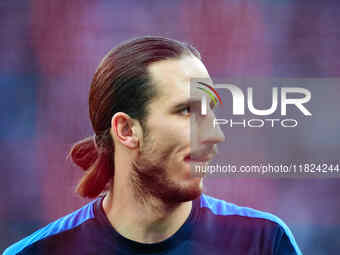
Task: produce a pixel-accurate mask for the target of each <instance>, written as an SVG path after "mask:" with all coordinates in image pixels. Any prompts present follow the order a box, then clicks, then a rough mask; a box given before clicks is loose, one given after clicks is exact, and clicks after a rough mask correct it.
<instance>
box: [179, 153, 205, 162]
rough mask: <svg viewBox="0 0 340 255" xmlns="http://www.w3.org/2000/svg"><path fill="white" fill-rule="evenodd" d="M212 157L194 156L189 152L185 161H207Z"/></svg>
mask: <svg viewBox="0 0 340 255" xmlns="http://www.w3.org/2000/svg"><path fill="white" fill-rule="evenodd" d="M211 159H212V157H209V156H193V155H191V154H188V155H187V156H186V157H185V158H184V161H185V162H189V163H190V162H198V163H206V162H208V161H210V160H211Z"/></svg>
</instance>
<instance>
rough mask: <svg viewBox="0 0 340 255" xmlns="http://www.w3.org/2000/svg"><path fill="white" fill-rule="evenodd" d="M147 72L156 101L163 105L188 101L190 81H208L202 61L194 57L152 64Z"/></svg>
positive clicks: (208, 77) (207, 74)
mask: <svg viewBox="0 0 340 255" xmlns="http://www.w3.org/2000/svg"><path fill="white" fill-rule="evenodd" d="M148 71H149V74H150V76H151V79H152V80H153V83H154V85H155V86H156V90H157V92H158V98H157V99H158V100H162V101H163V103H172V102H175V101H179V100H184V99H188V98H189V95H190V93H189V88H190V81H191V80H192V79H196V78H199V79H200V78H203V79H210V76H209V73H208V71H207V69H206V67H205V66H204V64H203V63H202V61H201V60H199V59H198V58H197V57H194V56H183V57H180V58H177V59H168V60H162V61H159V62H156V63H152V64H151V65H150V66H149V67H148Z"/></svg>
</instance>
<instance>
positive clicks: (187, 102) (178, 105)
mask: <svg viewBox="0 0 340 255" xmlns="http://www.w3.org/2000/svg"><path fill="white" fill-rule="evenodd" d="M197 103H199V104H201V99H198V98H190V99H187V100H184V101H181V102H178V103H176V104H175V105H174V106H173V107H172V109H174V110H178V109H181V108H183V107H186V106H188V105H191V104H197ZM209 105H210V107H212V106H214V103H213V101H212V100H211V99H210V100H209Z"/></svg>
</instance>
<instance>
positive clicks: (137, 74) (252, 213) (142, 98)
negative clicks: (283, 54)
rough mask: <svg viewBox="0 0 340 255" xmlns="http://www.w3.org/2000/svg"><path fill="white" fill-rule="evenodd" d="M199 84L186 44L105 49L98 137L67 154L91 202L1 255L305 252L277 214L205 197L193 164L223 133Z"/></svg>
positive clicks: (211, 151)
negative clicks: (194, 89)
mask: <svg viewBox="0 0 340 255" xmlns="http://www.w3.org/2000/svg"><path fill="white" fill-rule="evenodd" d="M196 78H202V79H210V77H209V74H208V72H207V70H206V68H205V66H204V65H203V63H202V62H201V60H200V55H199V53H198V52H197V50H195V49H194V48H193V47H192V46H190V45H187V44H185V43H181V42H178V41H175V40H170V39H166V38H162V37H142V38H137V39H134V40H131V41H128V42H125V43H123V44H121V45H120V46H118V47H116V48H114V49H113V50H112V51H110V52H109V53H108V54H107V55H106V57H105V58H104V59H103V60H102V62H101V63H100V65H99V67H98V69H97V71H96V73H95V75H94V77H93V80H92V84H91V89H90V95H89V112H90V118H91V122H92V126H93V129H94V132H95V134H96V135H95V137H94V138H93V137H90V138H87V139H84V140H82V141H80V142H79V143H77V144H75V145H74V146H73V148H72V149H71V151H70V156H71V157H72V160H73V161H74V162H75V163H76V164H77V165H79V166H80V167H81V168H83V169H84V170H85V175H84V177H83V178H82V180H81V181H80V183H79V185H78V187H77V191H78V193H79V194H80V195H82V196H84V197H89V198H96V199H95V200H93V201H92V202H90V203H89V204H87V205H85V206H84V207H82V208H80V209H79V210H77V211H75V212H73V213H72V214H70V215H67V216H65V217H63V218H61V219H59V220H57V221H55V222H53V223H51V224H49V225H47V226H46V227H44V228H42V229H40V230H38V231H36V232H34V233H33V234H32V235H30V236H29V237H27V238H25V239H23V240H21V241H20V242H18V243H16V244H14V245H12V246H11V247H9V248H8V249H7V250H6V251H5V252H4V255H11V254H22V255H26V254H64V255H65V254H101V255H105V254H301V252H300V250H299V248H298V246H297V244H296V242H295V240H294V237H293V235H292V233H291V232H290V230H289V229H288V227H287V226H286V225H285V224H284V223H283V222H282V221H281V220H280V219H279V218H277V217H276V216H273V215H271V214H268V213H264V212H260V211H257V210H254V209H250V208H243V207H238V206H236V205H233V204H230V203H227V202H225V201H222V200H218V199H215V198H213V197H210V196H208V195H205V194H203V193H202V190H203V176H196V175H194V174H193V173H192V171H191V169H192V165H196V164H207V162H209V161H210V160H211V159H212V157H213V156H214V155H215V154H216V152H217V144H218V143H220V142H223V141H224V135H223V133H222V132H221V130H220V129H219V127H216V128H213V127H212V126H211V123H212V120H213V119H214V112H213V110H212V109H208V112H207V115H204V116H202V115H201V113H200V101H199V97H192V96H191V97H190V96H189V87H190V81H191V80H192V79H196ZM192 131H194V132H192ZM191 132H192V133H191ZM192 134H194V135H192Z"/></svg>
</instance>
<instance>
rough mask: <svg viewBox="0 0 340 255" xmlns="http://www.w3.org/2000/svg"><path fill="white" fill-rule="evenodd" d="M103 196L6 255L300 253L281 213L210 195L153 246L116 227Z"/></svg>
mask: <svg viewBox="0 0 340 255" xmlns="http://www.w3.org/2000/svg"><path fill="white" fill-rule="evenodd" d="M102 200H103V197H99V198H97V199H96V200H94V201H92V202H90V203H88V204H87V205H85V206H83V207H82V208H80V209H79V210H77V211H74V212H73V213H71V214H69V215H66V216H64V217H62V218H60V219H58V220H56V221H54V222H52V223H50V224H48V225H47V226H45V227H43V228H41V229H39V230H37V231H36V232H34V233H33V234H31V235H30V236H28V237H26V238H24V239H22V240H21V241H19V242H17V243H15V244H13V245H12V246H10V247H9V248H7V249H6V250H5V251H4V253H3V255H14V254H17V255H28V254H30V255H33V254H34V255H41V254H49V255H57V254H58V255H59V254H60V255H61V254H63V255H69V254H70V255H71V254H72V255H78V254H79V255H80V254H82V255H90V254H100V255H106V254H107V255H108V254H110V255H113V254H122V255H123V254H125V255H129V254H167V255H172V254H186V255H188V254H195V255H196V254H198V255H199V254H204V255H206V254H209V255H218V254H233V255H243V254H261V255H264V254H268V255H269V254H273V255H274V254H275V255H286V254H296V255H300V254H301V251H300V250H299V248H298V245H297V244H296V241H295V239H294V236H293V234H292V232H291V231H290V229H289V228H288V227H287V226H286V224H285V223H284V222H283V221H282V220H281V219H279V218H278V217H276V216H274V215H272V214H270V213H266V212H261V211H258V210H255V209H252V208H248V207H240V206H237V205H235V204H232V203H228V202H226V201H223V200H219V199H216V198H213V197H211V196H208V195H205V194H202V195H201V196H200V197H198V198H197V199H195V200H194V201H193V206H192V210H191V213H190V215H189V217H188V218H187V220H186V221H185V223H184V224H183V225H182V226H181V228H180V229H179V230H178V231H177V232H176V233H175V234H174V235H172V236H171V237H169V238H168V239H166V240H164V241H162V242H159V243H152V244H143V243H138V242H135V241H132V240H129V239H127V238H125V237H123V236H122V235H120V234H119V233H118V232H117V231H115V229H114V228H113V227H112V225H111V224H110V222H109V220H108V219H107V217H106V214H105V212H104V210H103V208H102ZM122 217H124V216H123V215H122Z"/></svg>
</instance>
